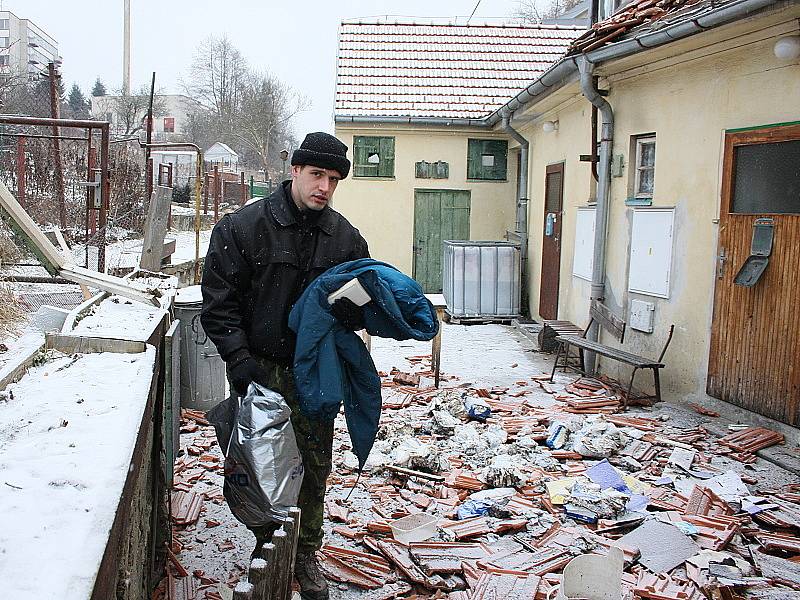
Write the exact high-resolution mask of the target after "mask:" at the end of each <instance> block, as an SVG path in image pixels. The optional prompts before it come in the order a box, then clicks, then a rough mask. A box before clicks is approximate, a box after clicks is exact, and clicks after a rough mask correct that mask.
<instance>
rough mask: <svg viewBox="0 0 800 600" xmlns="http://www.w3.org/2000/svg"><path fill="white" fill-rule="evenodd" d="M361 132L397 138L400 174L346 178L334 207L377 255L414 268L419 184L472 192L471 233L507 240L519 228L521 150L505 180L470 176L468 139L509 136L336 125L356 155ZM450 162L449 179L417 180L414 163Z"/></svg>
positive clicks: (478, 237) (512, 155)
mask: <svg viewBox="0 0 800 600" xmlns="http://www.w3.org/2000/svg"><path fill="white" fill-rule="evenodd" d="M357 135H372V136H393V137H394V138H395V176H394V178H392V179H374V178H370V179H358V178H354V177H353V176H352V171H351V175H350V176H349V177H348V178H347V179H345V180H344V181H342V182H341V183H340V184H339V186H338V188H337V190H336V195H335V197H334V201H333V204H332V205H333V207H334V208H335V209H336V210H337V211H339V212H341V213H342V214H343V215H345V216H346V217H347V219H348V220H349V221H350V222H351V223H352V224H353V225H355V226H356V227H357V228H358V229H359V230H360V231H361V234H362V235H363V236H364V238H365V239H366V240H367V242H368V243H369V247H370V254H371V255H372V257H373V258H377V259H379V260H383V261H386V262H388V263H390V264H393V265H395V266H396V267H397V268H399V269H400V270H402V271H403V272H405V273H407V274H411V273H412V269H413V252H412V246H413V234H414V189H455V190H469V191H470V198H471V200H470V201H471V204H470V238H471V239H473V240H502V239H505V233H506V231H507V230H513V229H514V210H515V208H514V206H515V202H516V200H515V197H516V189H517V184H516V181H517V152H512V151H509V156H508V178H507V180H506V181H467V139H469V138H480V139H491V138H498V139H507V137H506V136H505V135H502V134H498V133H494V132H488V131H484V130H474V131H469V130H463V129H461V130H450V129H436V128H431V127H426V128H424V129H423V128H412V127H407V128H403V129H400V128H394V129H386V128H363V127H360V128H355V127H348V126H345V125H342V124H337V127H336V136H337V137H338V138H339V139H340V140H342V141H343V142H344V143H345V144H347V146H348V147H349V149H350V150H349V151H348V158H350V160H351V162H352V160H353V137H354V136H357ZM421 160H426V161H428V162H434V161H445V162H447V163H449V165H450V176H449V178H448V179H416V178H415V176H414V175H415V172H414V163H416V162H418V161H421Z"/></svg>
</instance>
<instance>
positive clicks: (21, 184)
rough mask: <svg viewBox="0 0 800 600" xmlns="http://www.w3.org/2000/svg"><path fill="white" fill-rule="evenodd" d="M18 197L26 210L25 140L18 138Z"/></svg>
mask: <svg viewBox="0 0 800 600" xmlns="http://www.w3.org/2000/svg"><path fill="white" fill-rule="evenodd" d="M17 196H18V199H19V204H20V206H22V208H25V138H24V137H18V138H17Z"/></svg>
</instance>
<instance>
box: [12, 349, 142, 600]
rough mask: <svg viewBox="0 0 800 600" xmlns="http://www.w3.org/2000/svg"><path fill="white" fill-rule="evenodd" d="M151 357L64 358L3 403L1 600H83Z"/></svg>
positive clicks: (35, 373) (126, 460) (124, 467)
mask: <svg viewBox="0 0 800 600" xmlns="http://www.w3.org/2000/svg"><path fill="white" fill-rule="evenodd" d="M154 361H155V351H154V349H153V348H148V349H147V351H146V352H143V353H141V354H86V355H75V356H74V357H65V356H61V357H59V358H53V359H51V360H49V361H48V362H46V363H45V364H43V365H41V366H39V367H36V368H33V369H31V370H30V372H29V373H28V374H27V375H26V376H25V377H24V378H23V379H22V380H21V381H20V382H19V383H16V384H13V385H11V386H9V391H10V392H11V393H13V398H11V394H9V395H8V397H6V398H5V399H4V401H0V581H2V582H3V592H2V597H3V598H13V599H14V600H27V599H30V600H39V599H42V598H58V599H59V600H70V599H72V598H74V599H76V600H77V599H80V600H84V599H85V598H88V597H89V596H90V595H91V591H92V589H93V586H94V579H95V577H96V572H97V568H98V566H99V565H100V561H101V559H102V556H103V552H104V550H105V547H106V543H107V542H108V534H109V531H110V528H111V524H112V522H113V520H114V515H115V513H116V510H117V506H118V504H119V500H120V493H121V492H122V487H123V485H124V482H125V478H126V477H127V475H128V467H129V465H130V461H131V456H132V453H133V448H134V444H135V441H136V435H137V432H138V429H139V425H140V423H141V420H142V415H143V412H144V408H145V404H146V402H147V396H148V393H149V390H150V381H151V378H152V373H153V367H154Z"/></svg>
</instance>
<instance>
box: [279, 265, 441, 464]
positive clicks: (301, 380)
mask: <svg viewBox="0 0 800 600" xmlns="http://www.w3.org/2000/svg"><path fill="white" fill-rule="evenodd" d="M354 277H358V281H359V283H360V284H361V286H362V287H363V288H364V289H365V290H366V291H367V293H368V294H369V296H370V298H371V299H372V300H371V301H370V302H368V303H367V304H365V305H364V307H363V308H364V323H365V325H366V329H367V331H368V332H369V333H370V335H373V336H378V337H385V338H393V339H396V340H407V339H415V340H420V341H427V340H431V339H433V338H434V337H435V336H436V334H437V333H438V331H439V321H438V319H437V318H436V311H435V310H434V308H433V306H432V305H431V303H430V302H429V301H428V299H427V298H425V294H424V293H423V291H422V288H421V287H420V286H419V284H418V283H417V282H416V281H414V280H413V279H411V278H410V277H408V276H407V275H404V274H403V273H401V272H400V271H398V270H397V269H396V268H394V267H393V266H391V265H388V264H386V263H382V262H379V261H377V260H372V259H370V258H363V259H360V260H354V261H350V262H346V263H342V264H340V265H337V266H336V267H333V268H332V269H329V270H328V271H326V272H325V273H323V274H322V275H320V276H319V277H318V278H317V279H315V280H314V282H313V283H312V284H311V285H310V286H309V287H308V288H307V289H306V290H305V292H303V295H302V296H300V299H299V300H298V301H297V303H296V304H295V305H294V308H292V312H291V313H290V314H289V327H290V328H291V329H292V331H294V332H295V333H296V334H297V345H296V346H295V353H294V378H295V383H296V385H297V395H298V400H299V403H300V409H301V410H302V411H303V412H304V413H305V414H307V415H308V416H309V417H312V418H315V419H325V420H331V421H332V420H333V419H335V418H336V415H337V414H338V413H339V407H340V406H341V403H342V402H344V414H345V418H346V420H347V429H348V431H349V432H350V439H351V441H352V443H353V452H354V453H355V455H356V456H357V457H358V463H359V466H360V467H362V468H363V466H364V463H365V462H366V460H367V456H368V455H369V452H370V450H371V449H372V444H373V443H374V441H375V435H376V434H377V432H378V421H379V419H380V414H381V381H380V377H378V373H377V371H376V369H375V363H373V362H372V357H371V356H370V354H369V352H368V351H367V348H366V346H364V343H363V342H362V341H361V338H360V337H359V336H358V335H356V334H355V333H354V332H352V331H348V330H347V329H345V328H344V327H342V326H341V325H340V324H339V322H338V321H337V320H336V318H335V317H334V316H333V315H332V314H331V312H330V305H329V304H328V296H329V295H330V294H331V293H333V292H335V291H336V290H338V289H339V288H341V287H342V286H343V285H344V284H345V283H347V282H348V281H350V280H351V279H353V278H354Z"/></svg>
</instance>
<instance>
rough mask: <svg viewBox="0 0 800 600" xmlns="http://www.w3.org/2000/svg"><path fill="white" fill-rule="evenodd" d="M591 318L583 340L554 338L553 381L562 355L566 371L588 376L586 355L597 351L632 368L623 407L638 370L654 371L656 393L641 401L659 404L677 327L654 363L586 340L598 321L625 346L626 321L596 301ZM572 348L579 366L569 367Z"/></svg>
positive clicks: (672, 327)
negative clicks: (661, 374) (661, 373)
mask: <svg viewBox="0 0 800 600" xmlns="http://www.w3.org/2000/svg"><path fill="white" fill-rule="evenodd" d="M589 317H590V319H589V324H588V325H587V326H586V329H585V330H584V331H583V335H581V336H580V337H578V336H576V335H563V336H562V335H559V336H557V337H556V338H555V339H556V342H558V350H557V351H556V359H555V361H554V362H553V371H552V373H551V374H550V381H553V377H555V374H556V369H558V367H559V360H561V358H562V356H563V363H562V364H561V367H562V369H563V370H564V371H566V370H568V369H572V370H573V371H577V372H579V373H582V374H584V375H587V373H586V363H585V360H584V352H587V351H588V352H594V353H595V354H597V355H599V356H605V357H606V358H610V359H612V360H616V361H618V362H621V363H625V364H627V365H631V366H632V367H633V372H632V373H631V378H630V381H629V383H628V391H627V393H626V394H625V397H624V398H623V406H624V407H626V408H627V406H628V400H629V399H630V396H631V391H632V390H633V381H634V379H635V378H636V372H637V371H638V370H639V369H652V371H653V384H654V386H655V394H653V395H652V396H643V397H642V399H645V398H655V400H656V401H657V402H660V401H661V382H660V380H659V370H660V369H663V368H664V363H663V362H662V361H663V360H664V354H666V352H667V348H668V347H669V343H670V342H671V341H672V334H673V332H674V331H675V325H671V326H670V328H669V335H668V336H667V342H666V344H664V348H663V349H662V350H661V354H660V355H659V357H658V359H657V360H652V359H650V358H646V357H644V356H639V355H637V354H631V353H630V352H625V351H624V350H620V349H619V348H612V347H611V346H606V345H604V344H601V343H599V342H593V341H591V340H587V339H586V335H587V334H588V333H589V329H590V328H591V327H592V325H593V324H594V323H595V322H597V323H598V324H599V325H601V326H602V327H603V328H604V329H605V330H606V331H608V332H609V333H610V334H611V335H613V336H614V337H615V338H616V339H617V340H619V342H620V343H622V342H623V340H624V338H625V321H622V320H621V319H620V318H619V317H617V316H616V315H614V314H613V313H612V312H611V311H610V310H609V309H608V307H607V306H605V305H604V304H602V303H600V302H596V301H595V302H592V305H591V308H590V309H589ZM570 347H575V348H577V350H578V355H579V365H578V366H576V365H573V364H570V362H569V349H570Z"/></svg>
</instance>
